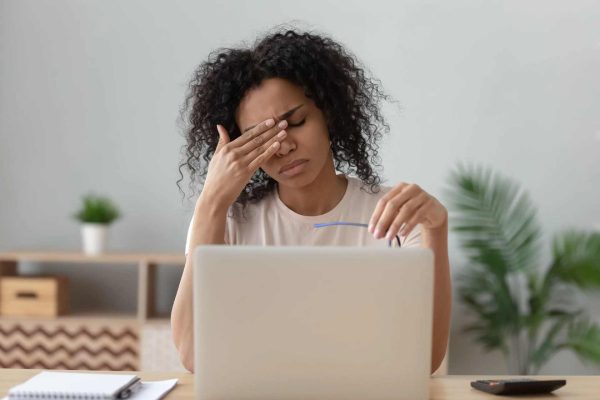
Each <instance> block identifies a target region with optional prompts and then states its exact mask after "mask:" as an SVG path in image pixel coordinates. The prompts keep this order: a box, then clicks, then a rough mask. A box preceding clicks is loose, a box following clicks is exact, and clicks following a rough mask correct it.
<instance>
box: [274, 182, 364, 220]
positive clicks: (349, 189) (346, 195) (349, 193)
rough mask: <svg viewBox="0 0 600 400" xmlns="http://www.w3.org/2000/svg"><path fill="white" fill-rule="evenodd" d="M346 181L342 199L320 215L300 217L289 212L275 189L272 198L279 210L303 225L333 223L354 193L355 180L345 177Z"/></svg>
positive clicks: (295, 213) (291, 211) (300, 215)
mask: <svg viewBox="0 0 600 400" xmlns="http://www.w3.org/2000/svg"><path fill="white" fill-rule="evenodd" d="M342 175H343V174H339V175H338V176H342ZM346 180H347V181H348V184H347V185H346V192H345V193H344V196H343V197H342V199H341V200H340V201H339V202H338V203H337V204H336V206H335V207H333V208H332V209H331V210H329V211H328V212H326V213H325V214H321V215H302V214H298V213H297V212H295V211H293V210H291V209H290V208H289V207H288V206H286V205H285V203H284V202H283V201H281V199H280V198H279V190H278V189H277V188H275V190H274V191H273V196H274V197H275V203H276V204H277V207H278V208H279V210H280V211H281V212H282V213H284V214H286V215H288V216H289V217H290V218H292V219H294V220H296V221H299V222H305V223H317V222H334V219H337V218H338V217H339V215H340V212H341V210H343V209H344V207H345V206H346V204H347V203H349V202H350V197H351V196H352V193H354V190H353V189H354V185H355V184H356V182H355V180H354V179H353V178H351V177H349V176H346ZM334 217H335V218H334Z"/></svg>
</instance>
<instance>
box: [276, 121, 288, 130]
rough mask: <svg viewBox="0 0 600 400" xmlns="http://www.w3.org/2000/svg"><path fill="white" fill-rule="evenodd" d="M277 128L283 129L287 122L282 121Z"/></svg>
mask: <svg viewBox="0 0 600 400" xmlns="http://www.w3.org/2000/svg"><path fill="white" fill-rule="evenodd" d="M277 126H278V127H280V128H281V129H283V128H285V127H286V126H287V121H286V120H285V119H284V120H283V121H281V122H280V123H279V124H278V125H277Z"/></svg>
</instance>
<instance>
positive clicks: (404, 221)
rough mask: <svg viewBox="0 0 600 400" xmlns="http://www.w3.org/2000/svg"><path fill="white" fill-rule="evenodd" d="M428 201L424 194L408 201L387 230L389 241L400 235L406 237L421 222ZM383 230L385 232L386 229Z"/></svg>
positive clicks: (386, 235)
mask: <svg viewBox="0 0 600 400" xmlns="http://www.w3.org/2000/svg"><path fill="white" fill-rule="evenodd" d="M428 200H429V199H428V196H427V194H425V193H422V194H420V195H418V196H417V197H415V198H413V199H411V200H409V201H407V202H406V203H405V204H404V206H402V207H401V208H400V212H398V214H397V215H396V217H395V218H394V219H393V221H392V223H391V224H390V226H389V227H388V228H387V231H386V234H385V237H386V238H387V239H388V240H392V239H393V238H394V237H396V235H398V234H400V235H402V236H405V235H406V234H407V232H408V233H410V231H411V230H412V229H413V228H414V225H416V224H417V223H418V222H419V221H420V220H421V218H422V216H423V211H424V210H423V208H424V207H425V205H426V204H427V201H428ZM383 229H384V230H385V228H383Z"/></svg>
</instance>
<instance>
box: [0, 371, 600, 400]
mask: <svg viewBox="0 0 600 400" xmlns="http://www.w3.org/2000/svg"><path fill="white" fill-rule="evenodd" d="M40 371H41V370H39V369H0V398H3V397H4V396H6V394H7V392H8V389H10V388H11V387H13V386H15V385H17V384H19V383H21V382H24V381H25V380H27V379H28V378H30V377H32V376H33V375H35V374H37V373H38V372H40ZM71 372H74V371H71ZM78 372H90V371H78ZM107 372H108V373H118V374H131V373H133V374H136V375H138V376H139V377H140V378H142V380H148V381H156V380H163V379H172V378H177V379H178V380H179V381H178V382H177V386H175V388H174V389H173V390H172V391H171V392H170V393H169V394H168V395H167V397H166V398H167V399H193V398H194V376H193V375H192V374H189V373H186V372H139V371H134V372H129V371H123V372H111V371H107ZM91 373H94V372H91ZM490 378H492V377H490V376H487V377H477V376H466V375H448V376H439V377H433V378H431V383H430V385H431V386H430V389H431V391H430V399H431V400H478V399H487V400H492V399H500V397H498V396H493V395H490V394H486V393H483V392H480V391H477V390H474V389H472V388H471V387H470V386H469V382H470V381H472V380H475V379H490ZM502 378H507V377H502ZM537 378H539V379H544V378H548V379H550V378H561V377H537ZM562 378H565V377H562ZM566 379H567V386H565V387H563V388H561V389H558V390H557V391H556V392H555V394H554V395H551V396H534V398H535V399H538V400H542V399H553V400H560V399H572V400H592V399H594V400H597V399H599V398H600V376H567V377H566ZM510 398H529V399H531V398H532V396H529V397H527V396H525V397H515V396H511V397H510Z"/></svg>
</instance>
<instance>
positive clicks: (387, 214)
mask: <svg viewBox="0 0 600 400" xmlns="http://www.w3.org/2000/svg"><path fill="white" fill-rule="evenodd" d="M428 199H429V195H428V194H427V193H426V192H425V191H423V190H422V189H421V188H420V187H419V186H418V185H414V184H406V183H401V184H399V185H398V186H396V187H394V188H393V189H392V190H390V191H389V192H388V193H386V194H385V195H384V196H383V197H382V198H381V199H380V200H379V202H378V203H377V206H376V208H375V211H374V212H373V215H372V216H371V221H370V222H369V232H371V233H372V234H373V235H374V236H375V238H377V239H380V238H382V237H384V236H386V237H388V239H390V240H391V239H393V238H394V237H395V236H396V234H397V233H398V232H399V231H400V229H401V228H402V227H403V225H404V224H406V223H407V222H408V221H409V220H410V219H411V218H412V217H413V216H414V215H415V213H417V212H418V210H419V208H420V207H421V206H422V205H423V204H425V202H426V201H427V200H428Z"/></svg>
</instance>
